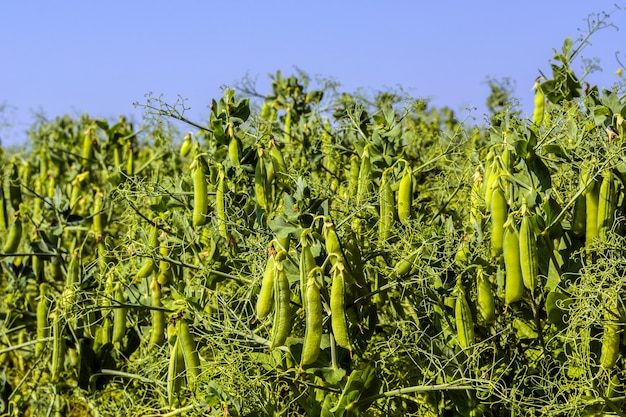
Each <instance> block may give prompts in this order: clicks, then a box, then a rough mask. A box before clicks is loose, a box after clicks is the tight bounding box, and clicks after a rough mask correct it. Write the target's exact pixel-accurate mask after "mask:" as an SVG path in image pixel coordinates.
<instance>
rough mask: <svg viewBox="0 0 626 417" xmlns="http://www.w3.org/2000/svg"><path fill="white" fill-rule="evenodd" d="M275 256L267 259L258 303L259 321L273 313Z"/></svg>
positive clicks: (271, 254)
mask: <svg viewBox="0 0 626 417" xmlns="http://www.w3.org/2000/svg"><path fill="white" fill-rule="evenodd" d="M274 255H275V254H274V253H270V255H269V257H268V258H267V263H266V264H265V271H264V272H263V279H262V280H261V291H260V292H259V296H258V298H257V302H256V316H257V317H258V318H259V319H264V318H265V317H267V316H268V315H269V314H270V312H271V311H272V306H273V302H274V272H275V271H274V262H275V256H274Z"/></svg>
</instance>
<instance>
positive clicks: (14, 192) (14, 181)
mask: <svg viewBox="0 0 626 417" xmlns="http://www.w3.org/2000/svg"><path fill="white" fill-rule="evenodd" d="M9 200H10V201H11V206H12V207H13V210H15V211H19V209H20V204H22V185H21V181H20V174H19V169H18V167H17V163H16V162H15V161H13V162H11V174H10V178H9Z"/></svg>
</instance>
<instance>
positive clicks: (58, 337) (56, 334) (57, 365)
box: [50, 309, 65, 382]
mask: <svg viewBox="0 0 626 417" xmlns="http://www.w3.org/2000/svg"><path fill="white" fill-rule="evenodd" d="M64 327H65V326H64V323H63V321H62V320H61V316H60V314H59V311H58V309H57V311H56V313H55V315H54V319H53V321H52V362H51V365H50V366H51V370H50V379H51V380H52V382H58V381H59V378H60V377H61V373H62V372H63V370H64V368H65V367H64V364H65V339H64V337H63V330H64Z"/></svg>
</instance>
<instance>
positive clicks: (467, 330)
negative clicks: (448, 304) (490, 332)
mask: <svg viewBox="0 0 626 417" xmlns="http://www.w3.org/2000/svg"><path fill="white" fill-rule="evenodd" d="M454 319H455V323H456V331H457V336H458V339H459V345H460V346H461V348H462V349H467V348H469V347H470V346H472V345H473V344H474V342H475V338H476V337H475V334H474V319H473V318H472V312H471V310H470V307H469V304H468V303H467V299H466V298H465V291H463V288H462V287H461V285H460V284H459V285H458V287H457V296H456V300H455V303H454Z"/></svg>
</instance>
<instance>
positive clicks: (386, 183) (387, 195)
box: [378, 168, 395, 243]
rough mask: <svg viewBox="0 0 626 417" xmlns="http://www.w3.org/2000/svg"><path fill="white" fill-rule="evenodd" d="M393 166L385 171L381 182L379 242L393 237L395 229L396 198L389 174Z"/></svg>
mask: <svg viewBox="0 0 626 417" xmlns="http://www.w3.org/2000/svg"><path fill="white" fill-rule="evenodd" d="M390 172H391V168H387V169H386V170H385V171H383V175H382V178H381V182H380V191H379V208H380V212H379V218H378V242H379V243H383V242H386V241H387V240H388V239H389V238H390V237H391V232H392V229H393V220H394V218H393V214H394V213H393V212H394V208H395V199H394V196H393V191H392V189H391V181H390V179H389V175H391V174H390Z"/></svg>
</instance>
